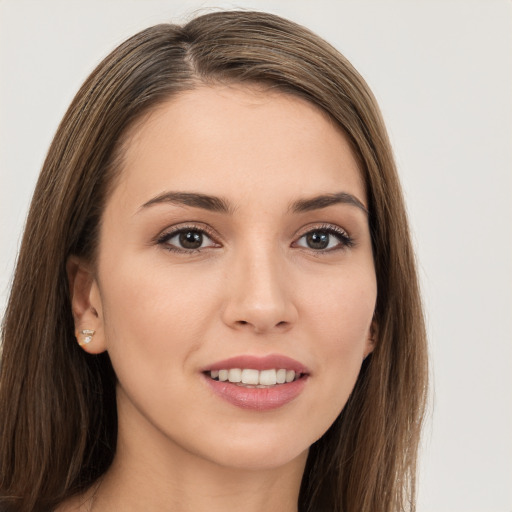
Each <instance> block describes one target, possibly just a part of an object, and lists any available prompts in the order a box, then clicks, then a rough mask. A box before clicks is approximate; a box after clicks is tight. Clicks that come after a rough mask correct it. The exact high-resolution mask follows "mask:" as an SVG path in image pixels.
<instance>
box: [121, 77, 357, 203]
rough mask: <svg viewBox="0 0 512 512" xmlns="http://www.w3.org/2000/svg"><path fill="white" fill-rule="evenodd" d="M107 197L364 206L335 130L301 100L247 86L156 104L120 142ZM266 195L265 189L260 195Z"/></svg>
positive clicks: (353, 166)
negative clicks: (341, 201) (188, 195)
mask: <svg viewBox="0 0 512 512" xmlns="http://www.w3.org/2000/svg"><path fill="white" fill-rule="evenodd" d="M123 152H124V154H123V159H122V160H123V163H122V166H121V174H120V177H119V178H120V179H119V182H118V185H117V187H116V190H115V191H114V195H115V194H116V193H119V192H123V193H124V194H128V195H130V197H131V199H130V200H133V201H134V202H137V203H139V204H142V203H143V202H144V198H145V199H146V200H147V199H149V198H150V196H151V195H156V194H158V193H161V192H162V191H164V190H165V189H172V190H178V191H184V192H187V191H190V190H194V191H198V192H204V193H208V194H212V195H219V196H224V195H226V194H229V193H234V192H235V193H236V194H237V195H238V196H239V197H240V198H246V199H250V197H251V196H254V195H256V194H257V193H258V192H261V193H266V194H271V193H272V192H271V190H272V189H274V190H277V189H279V190H281V192H282V191H283V190H287V191H289V192H290V194H292V195H293V194H296V195H297V194H300V193H302V195H304V190H311V191H312V192H314V193H316V192H318V193H329V192H333V191H338V190H339V189H340V188H348V189H349V190H347V191H348V192H351V193H354V194H356V195H357V196H358V197H359V199H361V201H362V202H365V193H364V186H363V182H362V178H361V172H360V169H359V166H358V162H357V159H356V158H355V155H354V153H353V151H352V149H351V147H350V144H349V143H348V140H347V138H346V136H345V135H344V133H343V132H342V130H341V129H340V128H339V127H338V126H337V125H336V124H335V123H334V122H333V121H332V120H331V119H330V118H329V116H328V115H327V114H326V113H325V112H323V111H322V110H321V109H320V108H318V107H316V106H314V105H313V104H311V103H309V102H307V101H306V100H304V99H302V98H299V97H296V96H292V95H290V94H285V93H282V92H274V91H269V90H268V89H262V88H261V87H255V86H245V85H244V86H241V85H223V86H220V85H218V86H201V87H198V88H196V89H194V90H191V91H186V92H182V93H180V94H178V95H177V96H175V97H173V98H172V99H170V100H168V101H167V102H165V103H163V104H161V105H159V106H158V107H157V108H156V109H155V110H154V111H152V112H151V113H150V114H148V115H146V116H145V117H144V118H142V119H141V120H140V121H139V122H138V123H137V124H136V125H134V126H133V127H132V128H131V129H130V131H129V133H128V135H127V136H126V138H125V143H124V144H123ZM265 189H266V190H265Z"/></svg>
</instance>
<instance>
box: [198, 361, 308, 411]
mask: <svg viewBox="0 0 512 512" xmlns="http://www.w3.org/2000/svg"><path fill="white" fill-rule="evenodd" d="M202 373H203V375H204V379H205V381H206V383H207V384H209V387H210V389H212V390H213V392H214V393H215V394H216V395H217V396H219V397H220V398H222V399H224V400H225V401H227V402H228V403H230V404H232V405H235V406H237V407H240V408H242V409H252V410H255V411H265V410H271V409H276V408H279V407H281V406H283V405H285V404H287V403H289V402H291V401H292V400H295V399H296V398H297V397H298V396H299V395H300V394H301V393H302V391H303V390H304V387H305V385H306V382H307V380H308V378H309V375H310V372H309V370H308V369H307V368H306V367H304V366H303V365H302V364H301V363H299V362H298V361H295V360H293V359H291V358H289V357H286V356H280V355H270V356H265V357H253V356H239V357H234V358H231V359H226V360H224V361H219V362H217V363H215V364H213V365H211V366H210V367H207V368H203V371H202Z"/></svg>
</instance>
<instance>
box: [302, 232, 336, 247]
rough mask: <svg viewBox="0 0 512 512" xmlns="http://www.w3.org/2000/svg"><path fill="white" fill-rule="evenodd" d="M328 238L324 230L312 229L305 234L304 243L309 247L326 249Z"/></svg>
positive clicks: (328, 235) (329, 236)
mask: <svg viewBox="0 0 512 512" xmlns="http://www.w3.org/2000/svg"><path fill="white" fill-rule="evenodd" d="M330 238H331V235H330V234H329V233H327V232H325V231H313V232H311V233H308V234H307V235H306V244H307V246H308V247H309V248H310V249H327V247H328V246H329V240H330Z"/></svg>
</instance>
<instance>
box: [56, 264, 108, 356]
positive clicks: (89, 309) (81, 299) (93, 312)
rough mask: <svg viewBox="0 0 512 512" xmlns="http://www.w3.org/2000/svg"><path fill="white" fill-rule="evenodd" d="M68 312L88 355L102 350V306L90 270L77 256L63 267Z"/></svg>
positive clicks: (103, 344)
mask: <svg viewBox="0 0 512 512" xmlns="http://www.w3.org/2000/svg"><path fill="white" fill-rule="evenodd" d="M66 270H67V274H68V282H69V291H70V297H71V310H72V312H73V319H74V321H75V336H76V338H77V342H78V344H79V345H80V346H81V347H82V348H83V349H84V350H85V351H86V352H87V353H89V354H100V353H101V352H104V351H105V350H106V343H105V330H104V325H103V307H102V302H101V295H100V291H99V287H98V283H97V281H96V278H95V276H94V273H93V271H92V269H91V267H90V266H89V265H88V264H86V262H85V261H83V260H82V259H81V258H78V257H77V256H70V257H69V258H68V261H67V264H66Z"/></svg>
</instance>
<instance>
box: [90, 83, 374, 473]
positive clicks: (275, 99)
mask: <svg viewBox="0 0 512 512" xmlns="http://www.w3.org/2000/svg"><path fill="white" fill-rule="evenodd" d="M124 157H125V158H124V162H123V167H122V172H121V175H120V179H119V181H118V182H117V184H116V187H115V189H114V191H113V193H112V195H111V196H110V198H109V200H108V202H107V205H106V208H105V212H104V215H103V219H102V225H101V232H100V243H99V254H98V261H97V265H96V272H95V274H94V279H93V281H92V285H91V287H90V289H89V292H88V294H89V295H88V300H90V304H91V310H92V311H94V315H95V316H94V318H93V319H92V320H91V321H90V322H89V323H88V325H85V323H87V313H86V314H85V315H84V317H83V318H82V319H81V320H80V322H82V323H84V325H80V327H81V328H95V329H96V330H97V334H96V336H95V338H94V340H93V342H92V343H91V344H89V345H86V346H85V347H84V348H85V349H86V350H89V351H91V352H98V351H101V350H103V349H105V350H107V351H108V353H109V355H110V358H111V360H112V364H113V366H114V369H115V372H116V374H117V377H118V381H119V382H118V390H117V393H118V410H119V438H120V442H121V443H122V446H125V447H126V449H127V450H129V449H131V448H130V447H135V446H137V445H140V446H142V445H144V446H146V448H147V447H148V446H153V448H152V449H153V450H154V451H155V452H159V453H166V454H170V453H178V452H180V453H187V454H192V455H193V456H195V457H198V458H199V459H200V460H208V461H209V462H213V463H215V464H220V465H222V466H230V467H240V468H242V467H243V468H251V469H257V468H270V467H277V466H279V465H282V464H285V463H288V462H290V461H293V460H299V459H301V460H303V459H304V455H305V453H307V449H308V447H309V446H310V445H311V444H312V443H313V442H314V441H316V440H317V439H318V438H319V437H320V436H322V434H323V433H324V432H325V431H326V430H327V429H328V428H329V426H330V425H331V424H332V423H333V421H334V420H335V418H336V417H337V416H338V415H339V413H340V411H341V410H342V408H343V407H344V405H345V403H346V401H347V399H348V397H349V395H350V393H351V391H352V389H353V386H354V384H355V381H356V378H357V376H358V373H359V371H360V368H361V363H362V360H363V357H364V356H365V355H366V354H368V352H370V351H371V349H372V340H371V330H372V329H371V324H372V316H373V311H374V307H375V300H376V294H377V289H376V278H375V272H374V265H373V257H372V247H371V240H370V233H369V228H368V219H367V213H366V211H365V206H364V205H366V204H367V203H366V194H365V189H364V186H363V182H362V180H361V176H360V171H359V169H358V164H357V162H356V159H355V158H354V155H353V153H352V151H351V149H350V147H349V144H348V143H347V140H346V138H345V137H344V135H343V134H342V133H341V132H340V130H339V129H337V128H336V127H335V126H334V125H333V123H332V122H330V120H329V119H328V118H327V117H326V116H325V115H324V114H323V113H322V112H321V111H320V110H318V109H317V108H316V107H314V106H312V105H310V104H309V103H307V102H305V101H304V100H301V99H299V98H296V97H293V96H290V95H285V94H282V93H269V92H264V91H262V90H257V89H256V88H249V87H247V86H246V87H242V86H230V87H227V86H223V87H221V86H217V87H206V86H205V87H199V88H197V89H195V90H193V91H190V92H186V93H182V94H180V95H179V96H178V97H176V98H174V99H172V100H170V101H168V102H167V103H165V104H163V105H162V106H161V107H159V108H158V109H157V110H156V111H155V112H153V113H152V114H151V115H150V116H148V117H146V118H145V119H144V120H143V121H142V122H140V123H139V124H138V125H137V127H135V128H134V129H132V132H131V134H130V135H129V137H128V138H127V149H126V153H125V155H124ZM89 314H90V313H89ZM91 323H92V324H93V325H91ZM293 372H295V373H293ZM225 379H228V380H225ZM240 379H243V382H236V381H239V380H240ZM283 380H284V383H283ZM230 381H234V382H230Z"/></svg>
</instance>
